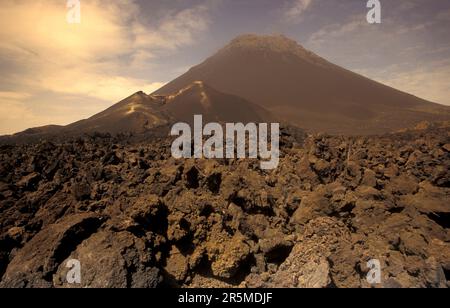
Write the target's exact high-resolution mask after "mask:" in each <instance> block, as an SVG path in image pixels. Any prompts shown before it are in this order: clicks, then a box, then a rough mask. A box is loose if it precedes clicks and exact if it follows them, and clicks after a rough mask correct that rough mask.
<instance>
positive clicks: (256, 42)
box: [155, 35, 450, 135]
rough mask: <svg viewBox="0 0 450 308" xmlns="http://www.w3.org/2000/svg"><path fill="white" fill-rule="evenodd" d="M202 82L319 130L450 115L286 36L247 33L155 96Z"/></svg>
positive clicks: (374, 130) (383, 126)
mask: <svg viewBox="0 0 450 308" xmlns="http://www.w3.org/2000/svg"><path fill="white" fill-rule="evenodd" d="M195 80H203V81H204V82H206V83H207V84H209V85H210V86H212V87H214V88H215V89H217V90H219V91H223V92H225V93H230V94H234V95H237V96H239V97H243V98H245V99H247V100H249V101H251V102H254V103H257V104H259V105H261V106H263V107H265V108H266V109H268V110H269V111H271V112H273V113H274V114H275V115H277V116H278V117H280V118H281V119H283V120H285V121H290V122H291V124H294V125H296V126H298V127H301V128H304V129H307V130H309V131H313V132H314V131H324V132H328V133H335V134H351V135H361V134H380V133H387V132H392V131H396V130H398V129H402V128H405V127H413V126H415V125H416V124H417V123H418V122H421V121H430V122H432V121H443V120H449V119H450V108H449V107H446V106H442V105H438V104H434V103H431V102H428V101H425V100H423V99H420V98H418V97H415V96H412V95H409V94H407V93H403V92H401V91H398V90H395V89H393V88H390V87H387V86H385V85H382V84H380V83H378V82H375V81H373V80H370V79H368V78H365V77H363V76H361V75H358V74H355V73H353V72H350V71H348V70H346V69H343V68H341V67H339V66H336V65H334V64H332V63H330V62H328V61H326V60H324V59H323V58H321V57H319V56H317V55H315V54H314V53H312V52H310V51H308V50H306V49H304V48H303V47H302V46H300V45H299V44H297V43H296V42H295V41H292V40H290V39H288V38H286V37H284V36H256V35H243V36H240V37H238V38H236V39H234V40H233V41H232V42H231V43H230V44H228V45H227V46H225V47H224V48H223V49H221V50H220V51H219V52H218V53H217V54H215V55H213V56H212V57H210V58H209V59H207V60H206V61H204V62H203V63H201V64H200V65H198V66H195V67H193V68H192V69H190V70H189V71H188V72H187V73H186V74H184V75H182V76H180V77H179V78H177V79H175V80H174V81H172V82H170V83H169V84H167V85H166V86H164V87H163V88H161V89H160V90H158V91H156V92H155V94H160V95H166V94H168V93H173V92H175V91H178V90H179V89H181V88H184V87H185V86H187V85H188V84H190V83H192V82H193V81H195Z"/></svg>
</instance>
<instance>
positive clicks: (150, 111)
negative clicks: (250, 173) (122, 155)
mask: <svg viewBox="0 0 450 308" xmlns="http://www.w3.org/2000/svg"><path fill="white" fill-rule="evenodd" d="M196 114H201V115H203V119H204V121H205V122H219V123H225V122H232V123H234V122H242V123H249V122H253V123H261V122H272V121H274V120H275V119H276V117H275V116H273V115H272V114H271V113H270V112H269V111H267V110H266V109H264V108H263V107H260V106H259V105H256V104H253V103H251V102H249V101H247V100H245V99H243V98H240V97H237V96H235V95H229V94H225V93H222V92H219V91H217V90H215V89H213V88H211V87H209V86H208V85H207V84H205V83H203V82H201V81H194V82H192V83H190V84H189V85H187V86H186V87H183V88H182V89H180V90H177V91H174V92H173V93H171V94H169V95H147V94H145V93H144V92H137V93H135V94H133V95H131V96H130V97H128V98H126V99H124V100H122V101H121V102H119V103H117V104H115V105H113V106H111V107H110V108H108V109H106V110H105V111H103V112H100V113H98V114H96V115H94V116H92V117H91V118H89V119H86V120H81V121H78V122H76V123H73V124H70V125H67V126H45V127H40V128H32V129H28V130H26V131H24V132H21V133H18V134H16V135H14V136H10V137H3V138H2V139H3V141H5V142H8V141H10V142H11V141H25V142H26V141H31V140H36V139H38V138H44V139H45V138H47V139H48V137H49V136H52V135H53V136H59V137H70V136H74V135H82V134H84V133H107V134H113V135H115V134H123V133H125V134H126V133H132V134H135V135H139V134H155V135H161V134H163V135H164V134H167V132H168V130H169V126H170V125H172V124H174V123H176V122H180V121H181V122H188V123H191V122H192V121H193V119H194V115H196Z"/></svg>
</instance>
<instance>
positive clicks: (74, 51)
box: [0, 0, 450, 134]
mask: <svg viewBox="0 0 450 308" xmlns="http://www.w3.org/2000/svg"><path fill="white" fill-rule="evenodd" d="M66 2H67V1H66V0H33V1H30V0H2V1H1V5H0V69H1V74H0V134H7V133H13V132H17V131H20V130H23V129H26V128H29V127H34V126H40V125H46V124H68V123H70V122H73V121H76V120H79V119H82V118H86V117H89V116H91V115H93V114H95V113H96V112H99V111H101V110H103V109H105V108H106V107H108V106H110V105H112V104H113V103H115V102H117V101H119V100H121V99H122V98H125V97H127V96H128V95H130V94H132V93H133V92H136V91H138V90H143V91H145V92H147V93H150V92H153V91H154V90H156V89H157V88H158V87H160V86H161V85H162V84H164V83H166V82H168V81H170V80H172V79H173V78H175V77H177V76H178V75H180V74H181V73H183V72H185V71H186V70H187V69H188V68H189V67H191V66H193V65H195V64H198V63H199V62H201V61H202V60H204V58H205V57H207V56H210V55H211V54H212V53H214V52H215V51H216V50H217V49H219V48H220V47H222V46H223V45H225V44H226V43H227V42H228V41H229V40H231V39H232V38H234V37H235V36H237V35H239V34H243V33H259V34H274V33H277V34H279V33H281V34H284V35H286V36H288V37H291V38H293V39H295V40H297V41H298V42H299V43H300V44H302V45H303V46H304V47H306V48H308V49H310V50H312V51H314V52H315V53H317V54H319V55H320V56H322V57H324V58H326V59H327V60H330V61H331V62H334V63H336V64H339V65H341V66H344V67H345V68H348V69H351V70H353V71H356V72H359V73H361V74H363V75H365V76H367V77H370V78H373V79H376V80H378V81H381V82H384V83H386V84H388V85H391V86H393V87H396V88H398V89H400V90H404V91H407V92H409V93H412V94H414V95H417V96H420V97H422V98H425V99H428V100H431V101H435V102H438V103H442V104H447V105H450V34H449V31H450V1H448V0H381V5H382V24H380V25H370V24H368V23H367V21H366V17H365V16H366V14H367V11H368V9H367V8H366V3H367V0H339V1H336V0H277V1H274V0H134V1H133V0H128V1H125V0H115V1H110V0H81V24H68V23H67V22H66V14H67V8H66ZM299 86H301V85H299Z"/></svg>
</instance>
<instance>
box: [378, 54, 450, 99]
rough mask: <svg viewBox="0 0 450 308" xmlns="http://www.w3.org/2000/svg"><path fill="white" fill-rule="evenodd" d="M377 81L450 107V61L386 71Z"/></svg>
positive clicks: (381, 73) (379, 74)
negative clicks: (409, 68)
mask: <svg viewBox="0 0 450 308" xmlns="http://www.w3.org/2000/svg"><path fill="white" fill-rule="evenodd" d="M372 74H373V73H372ZM374 76H375V74H374ZM375 79H376V80H378V81H380V82H382V83H384V84H386V85H389V86H391V87H394V88H396V89H399V90H402V91H404V92H407V93H411V94H414V95H416V96H418V97H420V98H423V99H426V100H429V101H431V102H435V103H440V104H444V105H449V106H450V96H449V93H450V84H449V82H448V81H449V80H450V61H444V62H439V63H435V64H434V65H430V66H427V67H421V68H416V69H411V70H403V71H400V72H398V71H397V70H392V71H389V70H385V71H383V72H379V73H378V74H377V76H375Z"/></svg>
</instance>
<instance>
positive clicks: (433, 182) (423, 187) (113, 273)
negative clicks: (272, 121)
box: [0, 128, 450, 287]
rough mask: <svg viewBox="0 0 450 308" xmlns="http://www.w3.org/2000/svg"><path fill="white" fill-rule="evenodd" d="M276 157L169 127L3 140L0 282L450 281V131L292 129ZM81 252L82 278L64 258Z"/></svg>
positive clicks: (248, 283) (10, 284) (257, 283)
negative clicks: (264, 159) (127, 133)
mask: <svg viewBox="0 0 450 308" xmlns="http://www.w3.org/2000/svg"><path fill="white" fill-rule="evenodd" d="M282 151H283V158H282V159H281V161H280V165H279V167H278V169H276V170H274V171H271V172H264V171H261V170H260V169H259V162H258V161H254V160H240V161H238V160H234V161H228V160H175V159H173V158H171V155H170V140H164V139H162V140H158V141H153V142H137V143H136V142H132V143H130V142H127V140H126V139H124V138H122V139H118V138H110V137H108V136H101V135H97V136H90V137H89V136H85V137H83V138H78V139H72V140H70V141H64V142H55V143H51V142H40V143H37V144H29V145H15V146H10V145H3V146H1V147H0V158H1V159H0V277H2V278H1V283H0V286H1V287H80V286H81V287H167V286H170V287H370V286H371V285H369V283H368V282H367V281H366V275H367V273H368V271H369V269H368V268H367V266H366V265H367V261H369V260H371V259H379V260H380V261H381V265H382V281H381V284H379V285H374V286H375V287H448V286H450V283H449V280H450V229H449V228H450V202H449V200H450V198H449V197H450V189H449V185H450V171H449V170H450V166H449V165H450V153H449V152H450V130H449V129H448V128H444V129H428V130H423V131H416V132H405V133H399V134H394V135H386V136H383V137H360V138H357V137H332V136H324V135H315V136H309V137H307V138H299V137H295V138H294V137H293V136H290V135H289V134H288V133H285V136H284V137H283V142H282ZM70 259H77V260H79V261H80V262H81V273H82V282H81V285H77V284H75V285H72V284H68V283H67V281H66V274H67V271H68V270H69V269H68V268H67V267H66V265H67V261H68V260H70Z"/></svg>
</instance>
